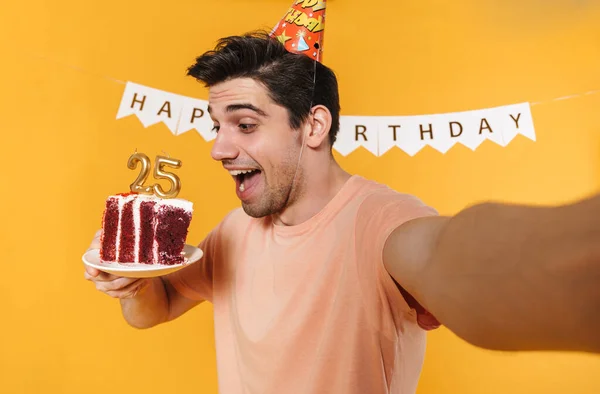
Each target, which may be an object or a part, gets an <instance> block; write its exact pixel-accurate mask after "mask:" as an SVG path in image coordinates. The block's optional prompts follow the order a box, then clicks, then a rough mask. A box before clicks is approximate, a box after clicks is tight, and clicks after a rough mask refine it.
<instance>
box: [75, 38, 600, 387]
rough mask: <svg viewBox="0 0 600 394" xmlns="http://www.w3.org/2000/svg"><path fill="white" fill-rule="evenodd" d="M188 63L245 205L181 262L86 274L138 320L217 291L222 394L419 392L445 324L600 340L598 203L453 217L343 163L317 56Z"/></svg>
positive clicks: (592, 343) (267, 43)
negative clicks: (135, 273) (121, 274)
mask: <svg viewBox="0 0 600 394" xmlns="http://www.w3.org/2000/svg"><path fill="white" fill-rule="evenodd" d="M315 71H316V74H315ZM189 75H191V76H193V77H195V78H197V79H198V80H200V81H202V82H204V83H205V84H206V85H207V86H208V87H209V91H210V92H209V106H210V108H209V112H210V115H211V117H212V119H213V120H214V123H215V132H217V133H218V134H217V137H216V140H215V141H214V146H213V149H212V156H213V158H214V159H215V160H218V161H220V162H222V164H223V167H224V169H225V170H226V171H228V172H229V173H230V174H231V175H232V177H233V178H234V180H235V188H236V193H237V195H238V197H239V199H240V200H241V203H242V208H241V209H236V210H234V211H232V212H231V213H230V214H228V215H227V217H226V218H225V219H223V221H222V222H221V223H220V224H219V225H218V226H217V227H216V228H215V229H214V230H213V231H212V232H211V233H210V234H209V235H208V236H207V237H206V239H204V241H203V242H202V243H201V244H200V248H201V249H202V250H203V251H204V253H205V256H204V257H203V259H202V260H201V261H200V262H198V263H195V264H193V265H190V266H189V267H186V268H185V269H183V270H180V271H178V272H176V273H174V274H171V275H168V276H166V277H162V278H154V279H140V280H133V279H127V278H117V277H114V276H110V275H107V274H104V273H100V272H98V271H95V270H93V269H90V268H87V271H86V274H85V276H86V278H87V279H89V280H91V281H93V282H95V284H96V287H97V288H98V289H99V290H101V291H103V292H105V293H107V294H109V295H110V296H113V297H116V298H119V299H120V302H121V306H122V311H123V315H124V317H125V319H126V320H127V322H128V323H129V324H131V325H132V326H134V327H137V328H148V327H153V326H155V325H158V324H161V323H165V322H168V321H170V320H173V319H176V318H177V317H178V316H181V315H182V314H183V313H185V312H186V311H188V310H190V309H191V308H193V307H194V306H196V305H198V304H199V303H201V302H203V301H205V300H207V301H210V302H212V303H213V305H214V321H215V334H216V344H217V360H218V368H219V386H220V390H221V392H223V393H227V394H238V393H239V394H241V393H261V394H265V393H286V394H287V393H302V394H313V393H344V394H352V393H370V394H376V393H414V392H415V390H416V386H417V382H418V378H419V373H420V370H421V366H422V363H423V356H424V352H425V336H426V332H427V331H428V330H431V329H435V328H437V327H439V325H440V324H444V325H445V326H446V327H448V328H449V329H450V330H452V331H453V332H455V333H456V334H457V335H459V336H460V337H461V338H463V339H465V340H466V341H468V342H470V343H472V344H474V345H476V346H481V347H485V348H488V349H502V350H535V349H550V350H577V351H590V352H592V351H600V336H599V335H598V334H597V333H598V332H600V317H599V316H600V315H599V314H598V311H600V280H599V279H600V242H598V240H599V239H600V198H599V197H594V198H591V199H588V200H585V201H580V202H577V203H576V204H571V205H565V206H557V207H526V206H517V205H503V204H494V203H485V204H478V205H475V206H472V207H470V208H468V209H465V210H464V211H462V212H460V213H458V214H457V215H456V216H453V217H442V216H439V215H438V214H437V213H436V211H435V210H434V209H432V208H430V207H428V206H426V205H425V204H423V203H422V202H421V201H420V200H419V199H417V198H415V197H413V196H410V195H406V194H403V193H399V192H396V191H394V190H391V189H390V188H388V187H386V186H384V185H380V184H377V183H375V182H373V181H369V180H366V179H364V178H362V177H360V176H356V175H350V174H348V173H347V172H345V171H344V170H343V169H342V168H340V166H339V165H338V164H337V163H336V161H335V160H334V158H333V155H332V151H331V147H332V144H333V143H334V142H335V138H336V133H337V132H338V128H339V101H338V90H337V82H336V78H335V75H334V74H333V72H332V71H331V70H329V69H328V68H327V67H325V66H323V65H322V64H317V63H315V62H313V61H312V60H310V59H309V58H308V57H305V56H302V55H298V54H293V53H290V52H288V51H286V50H285V49H284V48H283V46H282V45H280V43H279V42H278V41H276V40H273V39H270V38H269V37H268V36H267V35H261V34H254V35H247V36H243V37H230V38H227V39H224V40H222V41H221V42H220V44H219V45H218V46H217V48H216V49H215V50H214V51H211V52H208V53H206V54H204V55H203V56H200V57H199V58H198V59H197V61H196V64H195V65H193V66H192V67H190V69H189ZM313 82H314V84H313ZM93 246H95V247H97V240H96V241H95V243H94V245H93Z"/></svg>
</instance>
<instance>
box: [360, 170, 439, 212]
mask: <svg viewBox="0 0 600 394" xmlns="http://www.w3.org/2000/svg"><path fill="white" fill-rule="evenodd" d="M360 182H361V183H362V187H361V193H360V195H359V196H357V197H359V198H358V200H359V201H358V202H359V205H358V210H357V213H358V215H364V216H367V217H368V216H369V215H377V214H383V215H392V216H406V217H411V216H431V215H438V212H437V210H436V209H435V208H433V207H432V206H430V205H428V204H426V203H425V202H424V201H423V200H422V199H421V198H419V197H417V196H415V195H413V194H409V193H404V192H401V191H398V190H395V189H393V188H391V187H390V186H388V185H385V184H383V183H379V182H376V181H373V180H369V179H365V178H361V179H360Z"/></svg>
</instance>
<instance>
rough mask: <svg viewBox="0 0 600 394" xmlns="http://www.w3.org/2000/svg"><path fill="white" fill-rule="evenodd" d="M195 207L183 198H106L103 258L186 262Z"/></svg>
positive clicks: (103, 219)
mask: <svg viewBox="0 0 600 394" xmlns="http://www.w3.org/2000/svg"><path fill="white" fill-rule="evenodd" d="M192 212H193V204H192V203H191V202H190V201H187V200H184V199H181V198H160V197H157V196H155V195H146V194H138V193H123V194H116V195H112V196H109V197H108V198H107V199H106V205H105V209H104V213H103V215H102V235H101V238H100V259H101V260H102V261H105V262H113V263H141V264H161V265H175V264H181V263H183V262H184V252H183V248H184V246H185V242H186V238H187V234H188V228H189V225H190V222H191V220H192Z"/></svg>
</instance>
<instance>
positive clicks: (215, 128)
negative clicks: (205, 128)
mask: <svg viewBox="0 0 600 394" xmlns="http://www.w3.org/2000/svg"><path fill="white" fill-rule="evenodd" d="M220 128H221V126H219V125H214V126H213V128H212V131H214V132H215V133H218V132H219V129H220Z"/></svg>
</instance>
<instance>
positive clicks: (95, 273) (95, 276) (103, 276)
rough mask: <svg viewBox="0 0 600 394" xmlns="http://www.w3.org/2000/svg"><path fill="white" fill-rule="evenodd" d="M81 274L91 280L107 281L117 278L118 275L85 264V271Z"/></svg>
mask: <svg viewBox="0 0 600 394" xmlns="http://www.w3.org/2000/svg"><path fill="white" fill-rule="evenodd" d="M83 276H84V277H85V279H87V280H91V281H93V282H109V281H112V280H115V279H117V278H119V277H118V276H115V275H111V274H107V273H106V272H102V271H100V270H98V269H96V268H93V267H90V266H87V265H86V266H85V271H84V272H83Z"/></svg>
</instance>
